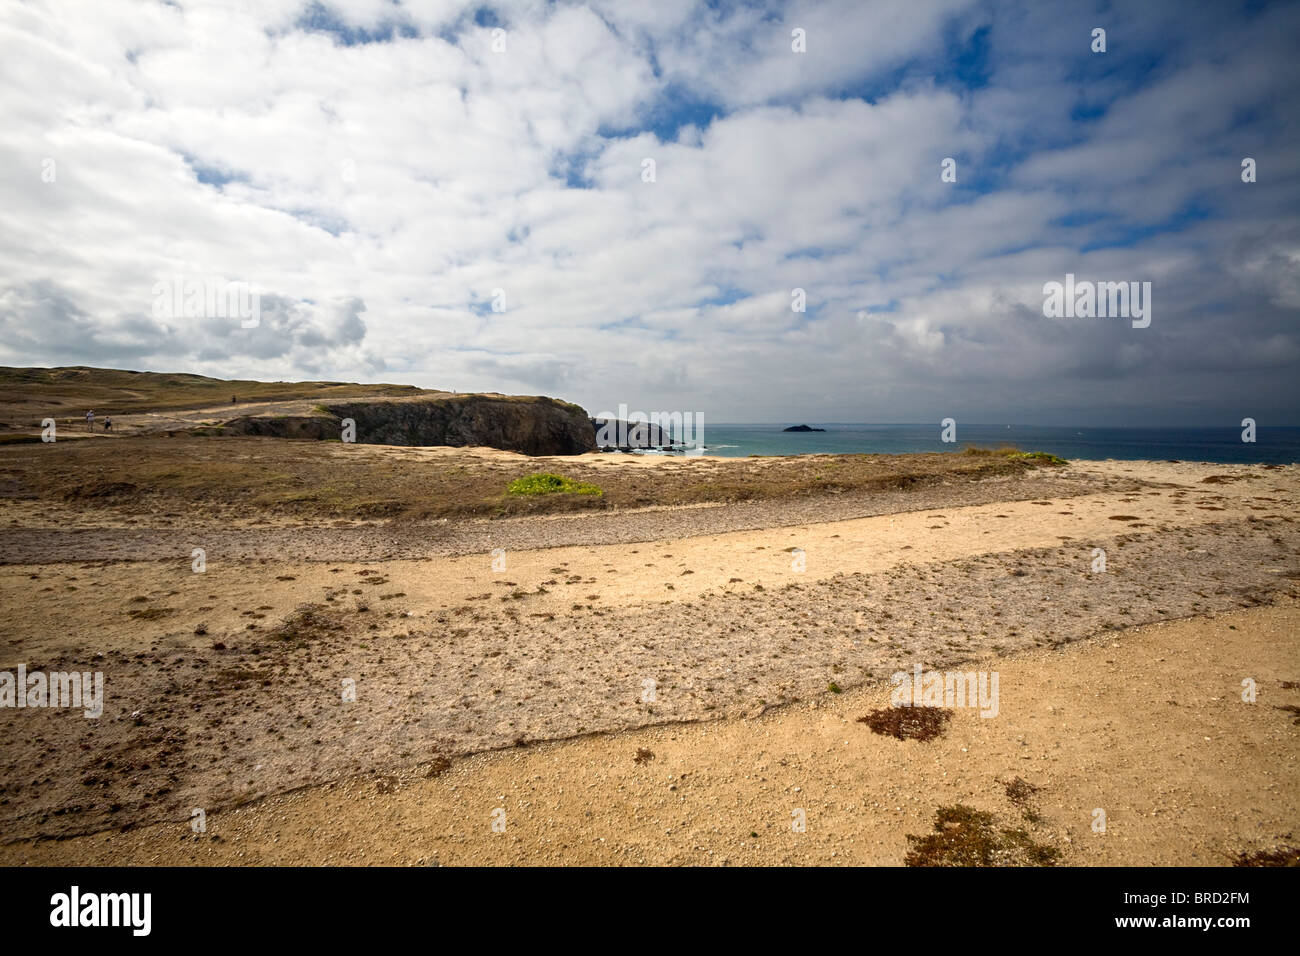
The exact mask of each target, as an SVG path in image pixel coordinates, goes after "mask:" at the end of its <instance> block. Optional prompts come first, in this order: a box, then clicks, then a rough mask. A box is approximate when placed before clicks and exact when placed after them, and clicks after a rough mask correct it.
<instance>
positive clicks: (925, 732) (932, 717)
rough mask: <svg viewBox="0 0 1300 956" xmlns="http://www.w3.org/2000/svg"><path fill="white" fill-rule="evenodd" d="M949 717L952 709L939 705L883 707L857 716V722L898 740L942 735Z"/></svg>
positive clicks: (931, 737) (946, 727)
mask: <svg viewBox="0 0 1300 956" xmlns="http://www.w3.org/2000/svg"><path fill="white" fill-rule="evenodd" d="M951 719H952V711H950V710H944V709H943V708H940V707H883V708H881V709H880V710H873V711H872V712H871V713H869V714H867V715H866V716H865V717H859V718H858V723H860V724H866V725H867V726H868V727H870V728H871V730H872V732H873V733H877V734H883V735H885V736H887V737H896V738H898V739H899V740H933V739H934V738H935V737H941V736H943V732H944V731H945V730H947V729H948V721H949V720H951Z"/></svg>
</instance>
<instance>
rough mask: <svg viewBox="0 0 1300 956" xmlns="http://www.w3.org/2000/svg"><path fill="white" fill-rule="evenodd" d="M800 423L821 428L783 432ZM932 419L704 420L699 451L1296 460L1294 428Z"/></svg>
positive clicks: (1299, 453) (1298, 432)
mask: <svg viewBox="0 0 1300 956" xmlns="http://www.w3.org/2000/svg"><path fill="white" fill-rule="evenodd" d="M798 424H808V425H811V426H813V427H814V428H825V429H826V430H825V431H824V432H787V431H783V429H784V428H785V427H786V426H787V425H798ZM940 432H941V428H940V426H939V425H938V423H935V424H924V425H863V424H822V423H819V422H807V423H801V422H783V423H781V424H773V425H726V424H720V425H714V424H712V423H706V424H705V426H704V444H705V446H706V451H705V454H708V455H718V456H721V457H725V458H744V457H746V456H748V455H805V454H814V453H816V454H827V453H829V454H836V455H848V454H898V453H901V452H927V451H939V452H942V451H956V452H959V451H961V450H962V449H963V448H966V447H969V446H971V445H977V446H981V447H986V448H998V447H1002V446H1007V445H1010V446H1014V447H1016V448H1019V449H1020V450H1021V451H1045V452H1049V453H1050V454H1053V455H1059V456H1060V457H1061V458H1081V459H1094V460H1098V459H1106V458H1116V459H1126V460H1130V461H1131V460H1136V459H1147V458H1149V459H1154V460H1157V461H1165V460H1170V459H1174V460H1178V461H1204V462H1220V463H1235V464H1250V463H1254V464H1290V463H1293V462H1300V428H1294V427H1270V426H1259V427H1257V429H1256V434H1255V441H1254V442H1243V441H1242V429H1241V428H1138V427H1134V428H1089V427H1086V426H1044V425H968V424H962V423H959V424H958V425H957V436H956V437H957V440H956V441H955V442H943V441H941V440H940Z"/></svg>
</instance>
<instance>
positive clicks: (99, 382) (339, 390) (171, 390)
mask: <svg viewBox="0 0 1300 956" xmlns="http://www.w3.org/2000/svg"><path fill="white" fill-rule="evenodd" d="M420 394H426V395H433V394H438V393H437V392H430V391H426V390H424V389H419V388H416V387H415V386H414V385H387V384H376V385H360V384H357V383H355V382H253V381H244V380H234V381H228V380H226V379H220V378H207V377H206V376H203V375H187V374H183V373H162V372H130V371H125V370H122V369H109V368H86V367H81V366H77V367H70V368H10V367H4V366H0V419H2V420H4V421H6V422H9V423H11V424H15V425H19V424H22V425H29V424H31V422H32V420H35V421H36V422H39V421H40V419H41V418H43V417H45V416H46V415H52V416H54V417H56V418H57V417H61V416H60V412H61V411H62V412H64V413H65V414H67V413H68V412H69V411H70V412H71V413H72V415H73V417H74V418H76V419H80V417H81V416H82V415H84V414H85V412H86V409H88V408H93V409H95V411H96V413H97V414H98V415H99V416H100V417H101V418H102V417H103V416H104V415H123V414H127V413H131V412H150V411H167V410H172V409H179V408H197V407H202V406H205V405H221V404H225V403H227V402H229V401H230V399H231V398H232V397H236V396H237V397H238V398H239V400H240V402H251V401H289V400H292V399H300V398H306V399H318V400H321V401H337V400H339V399H349V398H362V397H367V396H378V395H386V396H406V395H409V396H414V395H420Z"/></svg>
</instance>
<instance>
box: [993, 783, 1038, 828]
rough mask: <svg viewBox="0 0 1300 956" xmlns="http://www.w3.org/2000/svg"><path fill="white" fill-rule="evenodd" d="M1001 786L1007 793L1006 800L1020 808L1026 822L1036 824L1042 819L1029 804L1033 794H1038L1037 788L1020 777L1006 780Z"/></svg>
mask: <svg viewBox="0 0 1300 956" xmlns="http://www.w3.org/2000/svg"><path fill="white" fill-rule="evenodd" d="M1002 786H1003V788H1004V789H1005V790H1006V792H1007V799H1008V800H1010V801H1011V802H1012V803H1014V804H1015V805H1016V806H1017V807H1019V808H1020V812H1021V813H1022V814H1023V815H1024V818H1025V819H1026V820H1028V821H1029V822H1030V823H1038V822H1039V821H1040V820H1041V819H1042V817H1041V816H1039V814H1038V811H1037V810H1036V809H1034V807H1033V806H1032V804H1031V803H1030V800H1031V799H1032V798H1033V796H1034V794H1036V793H1037V792H1038V790H1039V788H1038V787H1036V786H1034V785H1033V784H1032V783H1030V782H1029V781H1028V780H1022V779H1021V778H1020V777H1014V778H1012V779H1011V780H1007V781H1005V782H1004V783H1003V784H1002Z"/></svg>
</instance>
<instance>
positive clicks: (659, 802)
mask: <svg viewBox="0 0 1300 956" xmlns="http://www.w3.org/2000/svg"><path fill="white" fill-rule="evenodd" d="M1297 661H1300V609H1298V608H1297V607H1296V606H1295V605H1294V604H1290V603H1289V604H1287V605H1286V606H1282V607H1271V608H1257V609H1252V610H1248V611H1238V612H1233V613H1230V614H1225V615H1221V616H1218V617H1216V618H1214V619H1208V620H1190V621H1179V622H1175V623H1170V624H1156V625H1151V626H1147V627H1139V628H1134V629H1132V630H1127V631H1123V632H1119V633H1115V634H1111V635H1108V636H1106V637H1104V638H1099V639H1092V640H1087V641H1083V642H1080V643H1078V644H1075V645H1072V646H1070V647H1067V648H1064V649H1060V650H1050V651H1043V650H1040V651H1035V652H1031V653H1028V654H1024V655H1018V656H1016V657H1014V658H1010V659H1006V660H1002V661H999V662H997V665H996V666H997V670H998V672H999V677H1000V692H999V698H1000V700H999V705H1000V706H999V713H998V716H997V717H995V718H990V719H986V718H982V717H980V716H979V715H978V711H973V710H967V711H958V712H957V713H956V716H955V717H954V719H953V720H952V722H951V724H950V729H949V731H948V732H947V734H946V735H945V736H943V737H942V738H940V739H938V740H933V741H927V742H918V741H912V740H906V741H899V740H895V739H893V738H891V737H886V736H879V735H876V734H873V733H872V732H870V731H869V730H868V729H867V728H866V727H865V726H864V725H863V724H861V723H858V722H857V720H856V718H857V717H858V716H860V715H861V714H862V713H865V712H867V711H868V710H871V709H873V708H877V707H883V706H887V705H888V694H887V692H886V691H885V690H884V689H882V688H880V687H878V686H872V687H864V688H862V689H860V690H856V691H849V692H846V693H844V694H841V695H827V696H826V697H825V698H822V699H820V700H817V701H813V702H810V703H807V704H804V705H799V706H794V707H789V708H784V709H782V710H781V711H779V712H776V713H772V714H769V715H767V716H765V717H763V718H760V719H757V720H733V721H720V722H714V723H702V724H692V725H687V726H677V727H657V728H650V729H645V730H638V731H631V732H626V733H621V734H610V735H600V736H592V737H586V738H582V739H577V740H571V741H565V742H561V743H551V744H540V745H537V746H533V747H529V748H526V749H522V750H512V751H506V752H502V753H492V754H481V755H478V756H474V757H470V758H468V759H465V760H463V761H459V762H457V763H456V764H455V765H454V766H453V767H452V768H451V769H449V770H447V771H446V772H444V773H442V774H441V775H439V776H436V777H434V778H432V779H405V780H399V779H397V778H395V777H394V778H386V777H383V776H377V777H368V778H358V779H354V780H351V781H348V782H346V783H343V784H339V785H331V786H324V787H315V788H311V789H308V790H304V791H301V792H298V793H293V794H287V795H283V796H278V797H273V798H270V799H268V800H264V801H261V802H259V803H257V804H254V805H251V806H246V807H243V808H240V809H237V810H234V811H230V812H225V813H213V814H210V815H208V816H207V818H206V832H205V833H203V834H202V835H199V834H195V833H192V832H191V827H190V826H189V825H188V824H186V823H183V822H173V823H167V824H161V825H156V826H149V827H144V828H140V829H136V830H132V831H130V832H126V833H118V832H103V833H97V834H94V835H91V836H86V837H80V838H75V839H69V840H63V841H43V842H40V843H35V844H34V843H30V842H22V843H18V844H11V845H10V846H8V847H5V848H4V849H3V851H0V852H2V857H0V858H3V859H4V861H5V862H7V863H11V864H30V863H50V864H56V863H58V864H68V863H82V864H109V863H115V864H121V863H141V864H144V863H149V864H162V865H187V864H202V865H214V864H269V865H284V864H344V865H359V864H390V865H391V864H429V863H441V864H450V865H460V864H496V865H507V864H595V865H609V864H616V865H617V864H716V865H728V864H732V865H753V864H758V865H763V864H871V865H897V864H899V863H900V862H901V861H902V858H903V855H904V853H905V852H906V850H907V840H906V836H907V835H908V834H917V835H921V834H925V833H927V832H928V831H929V830H930V828H931V823H932V820H933V816H934V812H935V810H936V809H937V808H938V807H941V806H945V805H950V804H954V803H963V804H966V805H969V806H972V807H976V808H978V809H983V810H988V811H991V812H993V813H994V814H996V815H997V816H998V817H999V818H1000V819H1001V820H1003V821H1005V822H1006V823H1007V824H1008V825H1012V826H1023V827H1027V828H1028V829H1029V830H1030V832H1031V833H1032V834H1033V835H1034V836H1035V837H1036V838H1037V839H1038V840H1039V841H1041V842H1043V843H1046V844H1048V845H1050V846H1052V847H1054V848H1056V849H1058V850H1059V851H1060V853H1061V854H1062V857H1061V860H1060V862H1061V863H1063V864H1073V865H1107V866H1114V865H1126V864H1136V865H1180V864H1181V865H1222V864H1225V863H1227V862H1229V861H1230V859H1231V858H1232V857H1233V856H1234V855H1235V854H1236V853H1238V852H1241V851H1243V850H1247V851H1249V850H1254V849H1257V848H1261V847H1269V846H1272V845H1274V844H1275V843H1276V841H1277V840H1278V839H1279V838H1281V837H1283V836H1284V835H1286V834H1289V833H1291V832H1292V831H1294V830H1295V829H1296V826H1297V823H1300V760H1297V753H1296V746H1297V742H1298V741H1300V729H1297V728H1296V726H1295V725H1294V717H1293V716H1292V715H1291V714H1290V713H1288V712H1285V711H1282V710H1279V709H1278V707H1279V706H1280V705H1287V704H1291V705H1294V704H1296V703H1297V702H1298V701H1300V691H1297V690H1295V689H1294V688H1293V689H1290V690H1286V689H1283V688H1282V682H1283V681H1284V680H1289V681H1292V682H1294V680H1295V678H1296V677H1297V672H1298V671H1300V664H1297ZM1248 677H1249V678H1252V679H1254V680H1255V681H1256V683H1257V684H1258V687H1259V691H1258V698H1257V700H1256V701H1255V702H1254V703H1246V702H1244V701H1243V700H1242V697H1241V693H1242V686H1241V682H1242V680H1243V679H1245V678H1248ZM643 751H648V752H650V753H652V754H653V757H649V758H646V757H644V755H643V758H642V760H641V761H640V762H638V761H637V759H636V757H637V755H638V753H639V752H643ZM1017 777H1018V778H1021V779H1023V780H1025V781H1027V782H1029V783H1031V784H1032V785H1033V786H1035V787H1037V788H1038V792H1037V793H1036V794H1035V795H1034V797H1033V798H1032V799H1031V801H1030V806H1031V809H1032V810H1034V811H1036V814H1037V816H1038V817H1039V818H1040V819H1039V821H1038V822H1035V823H1027V822H1026V821H1024V819H1023V815H1024V810H1023V809H1022V808H1021V807H1019V806H1017V805H1014V804H1013V803H1012V802H1011V801H1010V800H1009V799H1008V798H1007V796H1006V793H1005V787H1004V784H1005V783H1006V782H1008V781H1011V780H1014V779H1015V778H1017ZM498 808H499V809H500V810H502V811H504V821H505V828H504V832H497V831H494V829H493V821H494V811H497V810H498ZM1098 809H1100V810H1103V811H1105V830H1104V832H1097V831H1096V830H1095V829H1094V823H1095V821H1096V820H1097V817H1096V815H1095V814H1096V811H1097V810H1098ZM798 810H802V811H803V816H804V820H805V821H806V825H805V829H804V832H796V831H795V830H794V822H795V820H796V819H797V818H796V817H795V816H794V813H795V811H798ZM495 819H497V820H500V819H502V817H501V815H500V814H498V815H497V816H496V818H495Z"/></svg>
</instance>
